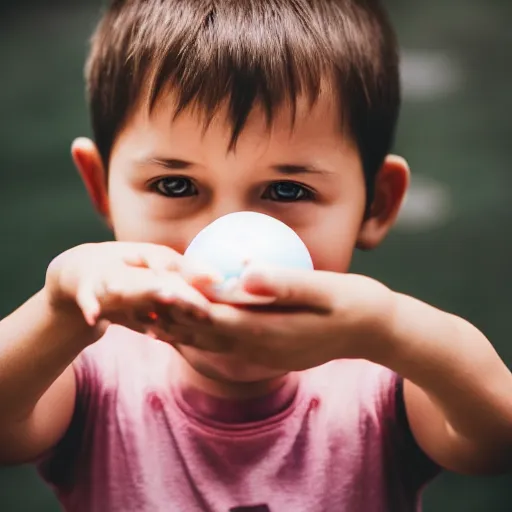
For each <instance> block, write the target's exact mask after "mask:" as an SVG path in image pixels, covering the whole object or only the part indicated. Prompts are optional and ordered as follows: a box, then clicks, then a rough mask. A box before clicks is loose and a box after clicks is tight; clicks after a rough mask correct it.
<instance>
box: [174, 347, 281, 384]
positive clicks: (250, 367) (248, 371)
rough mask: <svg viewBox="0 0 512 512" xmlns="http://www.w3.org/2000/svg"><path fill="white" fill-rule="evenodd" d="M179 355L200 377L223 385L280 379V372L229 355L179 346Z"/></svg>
mask: <svg viewBox="0 0 512 512" xmlns="http://www.w3.org/2000/svg"><path fill="white" fill-rule="evenodd" d="M179 352H180V354H181V355H182V356H183V358H184V359H185V360H186V361H187V363H188V364H189V365H190V366H191V367H192V368H193V369H194V370H195V371H196V372H197V373H199V374H200V375H202V376H203V377H206V378H208V379H212V380H215V381H218V382H223V383H225V384H235V383H238V384H249V383H253V382H254V383H255V382H263V381H267V380H273V379H276V378H279V377H282V376H283V375H285V374H286V372H283V371H282V370H273V369H269V368H266V367H264V366H259V365H255V364H251V363H247V362H246V361H243V360H241V359H240V358H239V357H236V356H233V355H231V354H218V353H213V352H204V351H202V350H198V349H196V348H193V347H187V346H181V347H180V348H179Z"/></svg>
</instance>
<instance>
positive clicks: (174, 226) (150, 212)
mask: <svg viewBox="0 0 512 512" xmlns="http://www.w3.org/2000/svg"><path fill="white" fill-rule="evenodd" d="M112 190H113V191H114V192H113V193H111V194H110V198H109V199H110V218H111V223H112V228H113V231H114V234H115V238H116V240H118V241H120V242H142V243H152V244H159V245H165V246H167V247H171V248H172V249H174V250H175V251H178V252H180V253H183V252H184V251H185V249H186V248H187V246H188V244H189V243H190V241H191V240H192V238H193V237H194V236H195V230H194V226H193V223H192V225H191V223H190V222H185V221H182V220H177V221H170V220H169V218H166V217H165V216H162V215H161V214H160V213H159V212H155V208H154V207H152V205H151V202H150V201H149V200H148V199H147V197H144V195H142V194H140V193H137V192H135V191H132V190H130V189H129V188H127V187H125V188H124V189H123V187H120V186H117V187H115V188H112ZM199 229H200V228H199ZM199 229H198V230H197V232H198V231H199Z"/></svg>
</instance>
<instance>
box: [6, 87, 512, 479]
mask: <svg viewBox="0 0 512 512" xmlns="http://www.w3.org/2000/svg"><path fill="white" fill-rule="evenodd" d="M332 104H333V103H332V101H331V98H330V96H329V94H328V92H324V94H323V95H322V96H321V97H320V99H319V101H318V103H317V104H316V105H315V106H314V108H313V109H312V110H310V109H308V108H306V106H305V105H304V104H300V105H299V109H298V116H297V120H296V123H295V125H294V127H293V129H292V126H291V124H290V122H289V120H290V112H289V111H288V110H287V109H286V108H283V109H282V111H281V112H280V113H279V115H278V116H277V118H276V120H275V123H274V125H273V127H272V130H271V131H270V132H269V131H268V130H267V129H266V125H265V123H264V117H263V116H262V114H261V112H259V111H258V109H255V111H254V112H253V115H252V116H251V118H250V120H249V123H248V125H247V128H246V130H245V131H244V133H243V134H242V137H241V139H240V140H239V143H238V146H237V148H236V151H233V152H229V151H227V149H226V148H227V147H228V140H229V136H230V128H229V126H228V124H227V123H226V122H225V115H224V113H223V112H222V111H220V112H219V115H218V116H217V117H216V118H215V119H214V122H213V123H212V124H211V125H210V128H209V129H208V130H207V131H206V133H204V134H203V131H202V123H201V119H200V117H198V116H197V115H195V114H194V113H193V112H185V113H183V115H182V116H181V117H179V118H178V119H177V120H176V121H174V122H171V121H170V120H171V119H172V115H171V114H172V112H173V97H172V95H169V96H166V97H163V98H162V99H161V101H160V103H159V104H158V105H157V108H156V109H155V110H154V112H153V114H152V115H148V113H147V112H146V111H145V110H144V109H142V108H141V107H137V108H135V109H134V112H133V114H132V115H131V116H130V117H129V119H128V120H127V122H126V123H125V126H124V127H123V129H122V130H121V131H120V133H119V135H118V137H117V139H116V141H115V144H114V147H113V151H112V156H111V160H110V165H109V169H108V173H107V169H104V167H103V165H102V161H101V158H100V157H99V155H98V152H97V150H96V148H95V146H94V144H93V143H92V142H91V141H89V140H87V139H78V140H77V141H76V142H75V143H74V145H73V157H74V160H75V162H76V164H77V167H78V169H79V171H80V173H81V175H82V177H83V180H84V183H85V185H86V187H87V189H88V191H89V193H90V195H91V198H92V200H93V203H94V205H95V207H96V208H97V210H98V211H99V212H100V214H101V215H102V216H103V217H104V218H105V220H106V222H107V223H108V224H109V225H110V226H111V228H112V230H113V232H114V234H115V237H116V239H117V240H118V241H117V242H111V243H106V244H89V245H85V246H79V247H76V248H73V249H71V250H69V251H66V252H65V253H63V254H62V255H60V256H59V257H57V258H56V259H55V260H54V262H52V264H51V265H50V267H49V269H48V273H47V279H46V283H45V287H44V288H43V290H41V291H40V292H39V293H38V294H36V295H35V296H34V297H33V298H32V299H30V300H29V301H28V302H27V303H26V304H24V305H22V306H21V307H20V308H19V309H18V310H16V311H15V312H14V313H13V314H12V315H10V316H9V317H7V318H6V319H4V320H2V322H0V339H1V340H2V350H1V351H0V416H1V417H2V420H3V421H2V423H0V460H1V461H2V462H12V463H16V462H22V461H27V460H33V458H34V457H35V456H37V455H39V454H41V453H43V452H44V451H46V450H47V449H48V448H50V447H51V446H53V445H55V443H56V442H58V440H59V439H61V437H62V435H63V434H64V433H65V431H66V430H67V428H68V426H69V422H70V420H71V417H72V413H73V406H74V400H75V381H74V374H73V370H72V367H71V366H70V364H71V363H72V361H73V360H74V358H75V357H76V356H77V355H78V354H79V353H80V352H81V351H82V350H83V349H84V348H85V347H86V346H88V345H90V344H92V343H94V342H95V341H96V340H98V339H99V338H100V337H101V335H102V333H103V332H104V329H105V327H106V325H107V323H108V322H112V323H117V324H121V325H124V326H125V327H128V328H130V329H133V330H137V331H140V332H151V333H153V334H154V335H156V336H157V337H159V338H160V339H161V340H162V341H166V342H168V343H170V344H172V345H174V346H175V347H176V348H177V349H178V350H179V351H180V352H181V355H182V357H181V358H179V359H178V362H179V366H180V368H179V372H180V378H181V379H182V381H183V383H184V384H185V385H189V386H194V387H197V388H200V389H203V390H205V391H207V392H209V393H212V394H215V395H218V396H221V397H228V398H247V397H253V396H258V395H262V394H265V393H268V392H269V391H270V390H272V389H275V388H276V387H279V386H282V385H283V384H284V383H286V381H288V380H291V381H292V384H293V379H295V378H296V375H297V372H300V371H302V370H305V369H307V368H312V367H314V366H318V365H321V364H324V363H326V362H328V361H332V360H334V359H343V358H355V359H366V360H368V361H370V362H373V363H376V364H380V365H383V366H386V367H388V368H390V369H391V370H394V371H396V372H397V373H399V374H400V375H401V376H403V377H404V382H405V384H404V397H405V404H406V410H407V415H408V418H409V422H410V425H411V430H412V433H413V435H414V437H415V438H416V440H417V442H418V443H419V445H420V446H421V447H422V448H423V450H424V451H425V452H426V453H427V454H428V455H429V456H430V457H431V458H432V459H433V460H435V461H437V462H438V463H439V464H440V465H441V466H443V467H444V468H447V469H450V470H453V471H456V472H459V473H468V474H489V473H498V472H504V471H508V470H510V469H511V464H512V374H511V373H510V371H509V370H508V368H507V367H506V366H505V365H504V363H503V362H502V361H501V360H500V358H499V356H498V355H497V354H496V351H495V350H494V349H493V347H492V345H491V343H490V342H489V340H487V338H486V337H485V336H484V335H483V334H482V333H481V332H479V331H478V330H477V329H476V328H475V327H474V326H472V325H471V324H470V323H468V322H467V321H465V320H463V319H461V318H458V317H456V316H454V315H450V314H448V313H446V312H443V311H440V310H438V309H436V308H434V307H432V306H430V305H428V304H425V303H423V302H421V301H418V300H416V299H414V298H412V297H408V296H405V295H402V294H400V293H396V292H394V291H392V290H390V289H389V288H387V287H385V286H384V285H382V284H381V283H378V282H377V281H375V280H373V279H370V278H368V277H365V276H357V275H352V274H350V273H348V272H347V271H348V268H349V265H350V260H351V257H352V254H353V251H354V249H355V248H356V247H362V248H365V249H372V248H374V247H376V246H377V245H378V244H379V243H380V242H381V241H382V240H383V239H384V237H385V235H386V234H387V232H388V230H389V229H390V227H391V226H392V225H393V222H394V220H395V218H396V216H397V213H398V211H399V208H400V204H401V202H402V200H403V197H404V194H405V192H406V189H407V184H408V176H409V172H408V168H407V164H406V163H405V161H404V160H403V159H400V158H398V157H394V156H389V157H388V158H387V159H386V160H385V162H384V163H383V165H382V168H381V169H380V172H379V174H378V176H377V178H376V187H375V188H376V195H375V201H374V202H373V204H372V205H371V208H370V213H369V215H365V208H366V204H365V195H366V194H365V188H364V180H363V172H362V169H361V163H360V158H359V155H358V152H357V150H356V148H355V146H354V145H353V144H352V143H351V140H350V138H349V137H347V136H346V135H344V134H343V132H342V131H341V130H340V129H339V127H338V120H337V118H336V117H335V115H334V110H335V109H333V108H332ZM162 159H164V160H172V162H170V163H169V162H168V165H162V164H161V161H162ZM177 160H178V161H177ZM159 162H160V163H159ZM292 166H295V167H294V169H295V171H297V166H303V167H308V168H311V167H313V168H316V169H321V170H322V171H323V172H321V173H318V172H317V173H305V172H300V173H294V174H293V175H291V174H290V172H289V171H290V169H291V168H292ZM283 167H284V169H286V170H287V171H288V172H287V173H283V172H282V171H283ZM276 169H277V170H276ZM279 169H280V170H279ZM176 176H179V177H181V178H186V179H190V180H191V181H192V182H193V183H194V184H195V186H196V188H195V189H192V190H193V191H194V194H193V195H192V196H190V197H186V198H175V197H173V198H169V197H164V196H162V194H160V193H158V190H160V191H164V192H165V191H167V192H168V191H169V189H171V190H174V191H176V190H177V189H178V190H179V189H181V190H182V191H183V190H187V188H186V187H185V188H183V185H184V184H187V183H188V182H187V181H183V179H182V180H181V181H178V182H177V181H176V180H175V177H176ZM162 179H165V180H166V181H164V182H162ZM283 180H285V181H290V180H291V181H293V182H298V183H300V184H301V186H305V187H306V188H307V189H309V190H311V191H314V194H313V195H311V196H310V195H309V194H306V195H305V196H304V195H302V192H301V190H302V189H301V188H295V187H294V188H292V189H291V190H292V191H294V192H297V191H299V194H298V196H297V197H295V196H293V194H292V196H293V197H292V198H295V199H304V198H306V199H307V200H300V201H292V202H290V201H288V202H285V203H283V202H282V201H276V200H275V199H276V198H277V199H280V198H282V196H283V195H285V196H286V194H284V193H283V187H282V186H280V187H278V189H279V192H277V189H276V186H275V183H281V182H282V181H283ZM156 183H158V184H159V185H158V186H155V184H156ZM163 183H166V184H167V186H164V187H163V188H161V186H162V184H163ZM170 185H172V187H170ZM178 185H179V186H178ZM169 187H170V188H169ZM284 190H285V192H286V193H287V194H288V195H289V193H290V187H289V186H288V188H286V187H285V188H284ZM196 192H197V193H196ZM287 198H288V199H289V196H288V197H287ZM240 210H253V211H259V212H263V213H267V214H270V215H273V216H274V217H277V218H278V219H280V220H282V221H284V222H285V223H286V224H288V225H289V226H291V227H292V228H293V229H294V230H296V231H297V233H298V234H299V235H300V236H301V237H302V239H303V240H304V242H305V243H306V245H307V246H308V249H309V250H310V252H311V255H312V258H313V261H314V264H315V267H316V269H317V270H316V271H314V272H311V271H309V272H305V271H302V272H299V271H291V270H286V269H284V270H280V271H279V272H276V271H275V269H269V268H263V269H261V268H260V269H254V268H253V269H251V270H250V271H249V272H248V274H247V275H246V276H245V278H244V280H243V286H244V288H245V290H246V291H247V293H249V294H252V295H253V296H257V297H258V298H259V299H265V302H266V303H267V306H265V307H258V308H256V309H255V308H244V307H235V306H233V305H230V304H220V303H216V302H214V301H211V300H209V299H208V293H207V289H208V286H209V285H210V284H211V283H212V281H214V280H215V279H216V278H215V275H214V273H213V272H211V270H207V269H205V268H203V267H202V266H201V265H200V263H199V262H195V263H194V264H193V265H192V262H190V261H187V259H186V258H184V257H183V256H181V255H180V253H182V252H183V251H184V249H185V248H186V246H187V244H188V243H189V242H190V241H191V240H192V238H193V237H194V236H195V235H196V234H197V233H198V232H199V231H200V230H201V229H202V228H203V227H205V226H206V225H207V224H209V223H210V222H212V221H213V220H215V219H216V218H218V217H219V216H221V215H225V214H227V213H231V212H235V211H240ZM192 267H197V268H192ZM199 267H201V268H200V269H199ZM155 310H156V312H157V314H158V318H157V319H156V320H155V319H151V318H150V316H149V314H150V313H151V312H154V311H155ZM287 388H289V389H291V390H292V391H291V392H293V386H287Z"/></svg>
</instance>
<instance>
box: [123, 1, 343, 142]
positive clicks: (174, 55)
mask: <svg viewBox="0 0 512 512" xmlns="http://www.w3.org/2000/svg"><path fill="white" fill-rule="evenodd" d="M202 3H204V4H212V2H202ZM269 3H270V4H272V2H261V1H244V2H240V1H233V2H222V3H221V5H218V6H217V8H212V7H211V6H209V8H205V9H204V10H203V11H202V12H201V13H200V15H198V12H197V5H195V6H194V7H195V8H194V9H193V10H192V9H191V2H182V3H181V7H182V8H181V10H180V11H174V12H173V14H172V17H171V18H172V19H169V22H168V23H167V24H166V26H165V30H163V31H162V33H160V34H158V32H157V33H153V35H152V38H151V39H152V40H151V44H149V45H147V46H146V47H145V48H144V49H145V51H144V52H143V53H139V55H137V53H136V52H132V55H133V60H134V62H133V66H134V70H137V73H134V74H133V75H132V76H134V78H135V80H134V87H133V88H132V90H131V94H130V96H131V99H132V100H133V99H134V98H135V96H136V95H137V94H138V92H140V87H141V85H142V84H143V83H144V82H146V81H147V83H148V84H149V85H148V107H149V109H150V110H152V109H153V108H154V106H155V104H156V102H157V100H158V99H159V98H160V97H161V95H162V93H165V92H168V91H169V90H172V92H173V93H174V94H175V95H176V98H177V105H176V111H175V116H178V115H179V114H180V113H181V112H183V111H184V110H186V109H187V108H190V107H192V108H194V109H196V110H197V111H198V112H199V113H200V114H201V115H202V116H203V118H204V120H205V128H206V127H207V126H208V125H209V123H210V122H211V120H212V118H213V117H214V116H215V114H216V113H217V112H218V111H219V109H220V108H222V107H223V106H227V108H228V116H229V119H228V120H229V122H230V124H231V126H232V130H233V131H232V140H231V146H233V145H234V144H236V140H237V139H238V137H239V136H240V134H241V133H242V131H243V129H244V126H245V124H246V121H247V118H248V116H249V115H250V113H251V112H252V110H253V109H254V107H255V106H258V107H261V108H262V109H263V111H264V113H265V115H266V119H267V124H268V125H271V123H272V121H273V118H274V115H275V112H276V110H278V109H279V108H280V107H282V106H283V104H285V103H286V104H287V105H289V106H290V107H291V109H292V123H293V121H294V119H295V112H296V108H297V101H298V99H299V98H306V100H307V101H308V102H309V104H310V106H312V105H313V104H314V103H315V101H316V100H317V99H318V96H319V94H320V90H321V87H322V85H323V84H325V83H326V82H332V80H333V78H334V66H333V62H330V61H329V58H328V57H327V56H328V55H329V53H330V52H329V51H327V45H326V42H325V41H322V40H321V39H320V38H319V37H318V33H317V31H315V30H312V29H311V25H312V20H311V19H309V17H308V13H307V12H306V11H304V10H301V9H300V2H297V3H294V2H287V3H286V4H285V5H281V6H280V8H279V9H277V4H278V3H281V4H282V2H274V3H275V4H276V5H275V8H274V9H272V8H269ZM195 4H201V2H195ZM283 20H286V27H285V29H284V27H283ZM141 32H142V33H141V34H140V35H138V34H137V36H136V37H135V38H134V48H137V47H139V48H140V46H141V42H142V41H144V40H145V39H146V34H144V33H143V31H141ZM342 61H345V59H342ZM333 90H334V88H333Z"/></svg>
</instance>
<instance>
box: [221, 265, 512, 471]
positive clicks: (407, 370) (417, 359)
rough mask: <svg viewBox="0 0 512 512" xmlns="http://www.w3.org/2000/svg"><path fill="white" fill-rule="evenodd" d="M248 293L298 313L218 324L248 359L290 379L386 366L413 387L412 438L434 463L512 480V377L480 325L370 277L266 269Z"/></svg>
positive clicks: (409, 392)
mask: <svg viewBox="0 0 512 512" xmlns="http://www.w3.org/2000/svg"><path fill="white" fill-rule="evenodd" d="M244 287H245V289H246V290H247V291H248V292H249V293H253V294H263V295H265V296H268V297H270V296H272V297H275V302H274V305H275V306H286V307H287V308H292V310H291V312H288V313H285V314H283V313H280V312H279V311H275V312H272V311H270V312H259V313H258V314H257V315H255V313H251V312H244V311H243V310H236V311H229V312H226V311H224V310H223V309H221V310H220V313H216V314H215V315H213V316H214V318H216V317H217V318H218V319H219V320H216V322H217V323H218V324H219V325H220V326H222V328H223V330H224V331H225V332H232V333H236V335H237V336H238V337H239V338H240V339H243V340H244V343H243V344H241V345H240V346H239V350H240V352H241V353H247V354H248V355H249V356H250V357H251V358H252V359H253V360H255V362H258V363H259V364H262V365H266V366H270V367H279V369H286V370H288V371H297V370H302V369H304V368H311V367H313V366H317V365H320V364H323V363H325V362H327V361H331V360H333V359H343V358H355V359H367V360H369V361H372V362H374V363H377V364H380V365H383V366H386V367H388V368H390V369H391V370H393V371H395V372H396V373H398V374H399V375H401V376H402V377H404V379H405V386H404V387H405V392H404V395H405V405H406V410H407V415H408V419H409V423H410V425H411V429H412V433H413V435H414V436H415V438H416V441H417V442H418V444H419V445H420V446H421V447H422V449H423V450H424V451H425V452H426V453H427V455H429V456H430V457H431V458H432V459H433V460H434V461H436V462H437V463H438V464H440V465H441V466H443V467H445V468H447V469H450V470H452V471H456V472H459V473H470V474H482V473H499V472H504V471H508V470H512V374H511V373H510V371H509V370H508V369H507V367H506V366H505V364H504V363H503V361H501V359H500V358H499V356H498V354H497V353H496V352H495V350H494V349H493V347H492V345H491V344H490V342H489V341H488V340H487V339H486V338H485V336H484V335H483V334H482V333H480V332H479V331H478V330H477V329H476V328H475V327H473V326H472V325H471V324H469V323H468V322H466V321H465V320H462V319H461V318H458V317H455V316H453V315H450V314H448V313H444V312H442V311H439V310H438V309H436V308H433V307H431V306H429V305H427V304H425V303H422V302H420V301H418V300H415V299H413V298H411V297H407V296H405V295H400V294H397V293H394V292H393V291H391V290H389V288H387V287H385V286H384V285H382V284H380V283H378V282H377V281H375V280H373V279H370V278H367V277H364V276H357V275H351V274H336V273H332V272H322V271H315V272H308V271H295V270H287V269H278V270H275V269H270V268H268V269H257V271H256V272H253V273H252V274H251V273H247V274H246V276H245V283H244ZM297 306H299V309H298V310H293V307H297ZM288 310H289V309H288ZM228 313H229V314H228Z"/></svg>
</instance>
